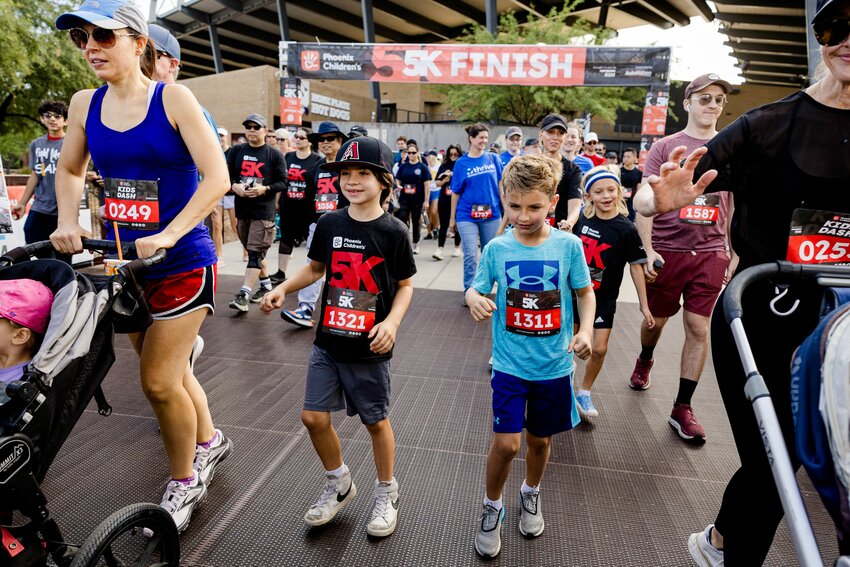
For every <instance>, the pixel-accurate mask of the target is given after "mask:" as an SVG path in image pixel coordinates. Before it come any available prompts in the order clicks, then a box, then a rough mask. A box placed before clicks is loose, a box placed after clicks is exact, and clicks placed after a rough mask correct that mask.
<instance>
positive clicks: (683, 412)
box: [667, 404, 705, 442]
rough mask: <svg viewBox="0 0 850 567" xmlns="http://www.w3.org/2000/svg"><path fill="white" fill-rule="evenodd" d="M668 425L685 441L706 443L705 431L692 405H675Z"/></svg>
mask: <svg viewBox="0 0 850 567" xmlns="http://www.w3.org/2000/svg"><path fill="white" fill-rule="evenodd" d="M667 423H669V424H670V427H672V428H673V429H675V430H676V433H678V434H679V437H681V438H682V439H684V440H685V441H697V442H703V441H705V429H703V428H702V425H700V424H699V423H698V422H697V418H696V417H694V409H693V408H692V407H691V406H690V404H675V405H674V406H673V411H672V412H671V413H670V419H668V420H667Z"/></svg>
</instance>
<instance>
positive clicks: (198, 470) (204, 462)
mask: <svg viewBox="0 0 850 567" xmlns="http://www.w3.org/2000/svg"><path fill="white" fill-rule="evenodd" d="M215 433H216V435H215V437H217V442H216V444H215V445H213V446H211V447H210V448H209V449H205V448H204V447H203V446H202V445H195V460H194V462H193V463H192V470H194V471H195V474H197V475H198V476H200V477H201V481H202V482H203V483H204V484H205V485H207V486H209V485H210V483H211V482H212V479H213V475H214V474H215V468H216V467H217V466H218V464H219V463H220V462H221V461H223V460H224V459H226V458H227V457H229V456H230V453H232V452H233V441H231V440H230V438H229V437H227V436H225V435H224V433H222V432H221V430H220V429H216V430H215Z"/></svg>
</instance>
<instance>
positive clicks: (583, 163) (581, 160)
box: [573, 156, 596, 175]
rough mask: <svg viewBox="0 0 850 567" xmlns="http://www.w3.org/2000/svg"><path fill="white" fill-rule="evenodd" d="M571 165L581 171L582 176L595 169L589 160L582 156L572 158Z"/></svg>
mask: <svg viewBox="0 0 850 567" xmlns="http://www.w3.org/2000/svg"><path fill="white" fill-rule="evenodd" d="M573 163H574V164H576V165H577V166H578V168H579V169H580V170H581V174H582V175H584V174H585V173H587V172H588V171H590V170H591V169H593V168H594V167H596V166H595V165H593V162H592V161H590V158H586V157H584V156H576V157H575V158H573Z"/></svg>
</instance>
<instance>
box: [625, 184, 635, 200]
mask: <svg viewBox="0 0 850 567" xmlns="http://www.w3.org/2000/svg"><path fill="white" fill-rule="evenodd" d="M632 194H633V191H632V188H631V187H623V197H624V198H626V199H631V198H632Z"/></svg>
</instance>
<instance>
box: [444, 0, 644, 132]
mask: <svg viewBox="0 0 850 567" xmlns="http://www.w3.org/2000/svg"><path fill="white" fill-rule="evenodd" d="M577 3H578V0H573V1H572V2H567V3H566V4H564V5H563V6H562V7H561V8H560V9H558V8H552V9H551V10H550V11H549V14H548V15H547V16H546V17H545V18H538V17H535V16H534V15H533V14H529V16H528V19H527V20H526V22H525V23H520V22H519V21H518V20H517V18H516V16H515V15H514V13H513V12H508V13H507V14H504V15H502V17H501V18H500V20H499V29H498V33H497V34H496V35H495V37H494V36H493V35H492V34H491V33H490V32H488V31H487V28H485V27H484V26H482V25H480V24H475V25H473V26H472V27H471V28H470V29H469V31H468V32H467V33H466V34H465V35H464V36H462V37H461V38H460V41H462V42H464V43H473V44H531V45H534V44H538V43H543V44H546V45H587V44H595V45H598V44H601V43H602V42H603V41H605V40H606V39H608V38H609V37H610V36H611V33H612V32H611V30H608V29H603V28H598V27H595V26H594V25H593V24H591V23H590V22H588V21H587V20H584V19H581V18H576V17H575V16H572V15H571V12H572V10H573V9H574V7H575V5H576V4H577ZM434 88H435V89H436V90H437V92H439V93H441V94H443V95H444V96H445V102H446V105H447V106H448V107H449V108H450V109H451V110H452V111H453V112H454V113H455V114H458V115H460V116H461V117H462V119H464V120H489V119H490V118H493V117H494V116H495V117H497V118H498V119H499V120H509V121H513V122H518V123H519V124H525V125H536V124H538V123H539V122H540V120H541V119H542V118H543V117H544V116H545V115H547V114H549V113H550V112H561V113H563V114H565V115H569V116H575V115H576V114H577V113H582V114H583V113H584V112H590V113H591V114H594V115H596V116H600V117H602V118H604V119H606V120H610V121H614V120H615V119H616V116H617V110H631V109H636V108H640V107H641V106H642V104H643V100H644V97H645V96H646V89H644V88H639V87H628V88H627V87H537V86H517V85H507V86H490V85H483V86H482V85H435V87H434Z"/></svg>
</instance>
